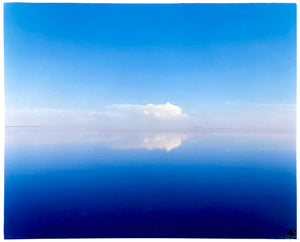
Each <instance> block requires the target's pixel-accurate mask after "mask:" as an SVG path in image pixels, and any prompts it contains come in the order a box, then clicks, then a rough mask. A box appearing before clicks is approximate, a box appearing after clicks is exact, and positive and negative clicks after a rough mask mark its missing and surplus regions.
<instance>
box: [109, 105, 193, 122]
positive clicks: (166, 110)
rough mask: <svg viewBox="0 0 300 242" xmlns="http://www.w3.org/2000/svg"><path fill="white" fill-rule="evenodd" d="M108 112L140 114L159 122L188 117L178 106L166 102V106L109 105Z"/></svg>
mask: <svg viewBox="0 0 300 242" xmlns="http://www.w3.org/2000/svg"><path fill="white" fill-rule="evenodd" d="M108 108H109V110H114V111H119V112H123V113H124V112H128V113H131V114H132V113H133V112H136V114H140V115H141V114H142V115H144V116H145V117H149V118H154V119H159V120H174V119H175V120H176V119H183V118H187V117H188V115H187V114H185V113H183V112H182V109H181V108H180V107H179V106H176V105H174V104H171V103H169V102H167V103H166V104H151V103H150V104H146V105H132V104H120V105H110V106H108Z"/></svg>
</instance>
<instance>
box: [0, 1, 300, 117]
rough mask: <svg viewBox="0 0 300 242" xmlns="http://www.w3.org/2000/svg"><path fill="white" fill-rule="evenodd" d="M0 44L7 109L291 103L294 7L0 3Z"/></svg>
mask: <svg viewBox="0 0 300 242" xmlns="http://www.w3.org/2000/svg"><path fill="white" fill-rule="evenodd" d="M4 45H5V46H4V52H5V53H4V55H5V95H6V96H5V99H6V100H5V101H6V108H7V109H8V110H10V109H31V108H40V109H43V108H44V109H45V108H46V109H47V108H48V109H49V108H50V109H64V110H77V109H80V110H103V109H104V108H105V107H107V106H108V105H114V104H131V105H146V104H164V103H166V102H170V103H172V104H174V105H177V106H180V107H181V109H182V110H184V111H185V112H186V113H188V114H191V113H197V112H200V113H201V112H202V113H205V112H212V110H214V111H215V112H216V113H217V112H226V110H229V109H230V110H231V109H232V108H233V107H232V106H235V107H234V108H237V107H240V109H241V110H243V109H245V108H246V109H247V108H248V109H251V108H252V109H253V108H254V106H255V104H266V105H273V109H276V107H277V106H276V105H281V106H280V107H283V106H282V105H295V103H296V4H169V5H168V4H139V5H136V4H127V5H126V4H36V3H35V4H29V3H25V4H24V3H6V4H5V5H4ZM266 105H265V107H267V106H266ZM274 105H275V106H274Z"/></svg>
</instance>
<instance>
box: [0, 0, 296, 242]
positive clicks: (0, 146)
mask: <svg viewBox="0 0 300 242" xmlns="http://www.w3.org/2000/svg"><path fill="white" fill-rule="evenodd" d="M0 1H1V2H0V3H1V4H0V22H1V26H0V56H1V57H2V58H1V59H0V74H1V81H0V82H1V84H0V117H1V118H0V161H1V166H0V167H1V170H0V171H1V172H0V174H1V175H0V187H1V188H2V189H0V209H1V215H0V228H3V224H4V223H3V221H4V216H3V214H4V136H5V134H4V131H5V129H4V118H5V117H4V114H5V112H4V107H5V105H4V104H5V102H4V101H5V100H4V43H3V3H6V2H28V3H42V2H43V3H46V2H48V3H144V4H153V3H156V4H165V3H167V4H176V3H298V1H297V0H295V1H290V0H271V1H270V0H269V1H259V0H252V1H246V0H239V1H228V0H227V1H226V0H223V1H222V0H215V1H209V0H202V1H201V0H186V1H184V0H87V1H83V0H48V1H43V0H6V1H3V0H0ZM297 13H299V4H297ZM297 15H298V14H297ZM299 25H300V21H299V18H297V47H298V46H299ZM299 53H300V52H299V48H297V93H299V91H300V87H299V85H298V70H299V68H300V64H299V60H298V56H299ZM299 105H300V97H299V96H298V95H297V127H298V124H299V121H300V114H299V109H298V107H299ZM299 135H300V129H298V128H297V146H296V147H297V178H298V174H299V169H298V168H299V166H298V161H299V158H300V155H299V152H298V151H299V148H300V144H299V141H300V138H299ZM299 193H300V183H299V179H297V222H298V217H299V215H300V211H299V210H300V209H299V204H300V203H299ZM297 224H298V223H297ZM297 231H299V226H298V225H297ZM298 237H300V236H299V235H298ZM0 239H2V240H4V234H3V229H2V233H1V234H0ZM86 240H88V241H103V242H108V241H109V242H114V241H120V240H121V241H132V240H133V241H147V242H153V241H174V240H176V241H177V242H181V241H187V240H193V241H208V240H209V241H212V242H214V241H229V239H101V238H99V239H35V240H25V241H86ZM249 240H254V239H238V241H249ZM297 240H298V239H297ZM11 241H15V240H11ZM255 241H266V240H264V239H255ZM269 241H272V239H271V240H270V239H269ZM276 241H277V240H276Z"/></svg>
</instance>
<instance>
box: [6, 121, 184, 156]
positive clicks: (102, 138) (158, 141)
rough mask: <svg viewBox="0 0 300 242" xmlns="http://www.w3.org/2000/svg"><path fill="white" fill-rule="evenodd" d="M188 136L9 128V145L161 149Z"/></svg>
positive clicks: (167, 149)
mask: <svg viewBox="0 0 300 242" xmlns="http://www.w3.org/2000/svg"><path fill="white" fill-rule="evenodd" d="M187 137H188V135H187V134H185V133H159V132H126V131H120V130H73V129H67V130H66V129H57V128H38V127H37V128H34V127H32V128H22V127H20V128H7V129H6V144H23V145H50V144H68V143H101V144H102V145H105V146H108V147H110V148H116V149H148V150H154V149H161V150H166V151H171V150H172V149H175V148H178V147H180V145H181V144H182V141H183V140H184V139H186V138H187Z"/></svg>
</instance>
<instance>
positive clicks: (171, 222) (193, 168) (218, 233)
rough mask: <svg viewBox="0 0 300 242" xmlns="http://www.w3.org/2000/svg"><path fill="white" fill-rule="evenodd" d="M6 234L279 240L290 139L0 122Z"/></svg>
mask: <svg viewBox="0 0 300 242" xmlns="http://www.w3.org/2000/svg"><path fill="white" fill-rule="evenodd" d="M4 219H5V229H4V231H5V238H11V239H13V238H15V239H16V238H85V237H87V238H97V237H99V238H103V237H108V238H110V237H114V238H118V237H126V238H128V237H131V238H132V237H155V238H166V237H167V238H174V237H180V238H283V236H284V234H285V233H287V232H288V231H290V230H293V229H295V228H296V152H295V135H294V134H287V133H281V134H279V133H278V134H276V133H237V132H235V133H234V132H230V133H229V132H227V133H221V132H219V133H217V132H206V133H203V132H194V133H192V132H141V131H140V132H133V131H130V132H129V131H125V130H122V131H121V130H110V131H109V130H72V129H69V130H66V129H64V130H63V129H56V128H7V129H6V150H5V213H4Z"/></svg>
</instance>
